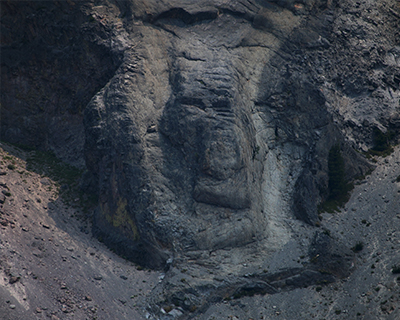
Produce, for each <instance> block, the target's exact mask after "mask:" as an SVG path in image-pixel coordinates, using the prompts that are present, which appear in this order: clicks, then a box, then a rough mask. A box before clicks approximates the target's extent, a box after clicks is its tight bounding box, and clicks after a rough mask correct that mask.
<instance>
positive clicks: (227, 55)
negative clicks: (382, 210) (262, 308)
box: [1, 0, 400, 313]
mask: <svg viewBox="0 0 400 320" xmlns="http://www.w3.org/2000/svg"><path fill="white" fill-rule="evenodd" d="M43 6H44V8H39V7H35V5H34V4H30V5H29V7H26V8H25V9H24V10H25V11H26V12H27V13H30V12H31V11H32V10H37V11H38V14H37V18H34V16H29V18H28V19H25V20H24V21H25V22H26V21H27V23H28V22H29V23H30V21H31V20H32V19H33V20H32V21H36V22H37V23H38V24H37V25H38V26H39V27H36V25H35V24H32V25H35V27H32V28H33V29H32V30H33V31H32V30H31V33H33V34H35V33H37V34H44V33H45V30H46V28H47V27H46V23H45V22H46V21H48V22H47V23H50V22H49V21H51V24H50V26H51V28H49V30H55V31H54V34H53V33H52V32H53V31H51V32H48V33H49V37H48V39H50V40H48V42H49V43H47V42H45V45H43V46H42V45H41V43H42V42H43V41H45V40H44V39H47V38H45V37H42V38H43V39H42V42H40V41H39V40H40V39H36V38H35V37H32V36H30V35H29V34H26V33H25V31H24V30H27V29H28V28H25V27H18V28H15V29H13V30H12V29H9V30H7V32H5V39H6V40H5V41H6V42H5V43H6V46H5V47H4V48H5V49H4V55H2V67H3V66H5V67H4V68H2V81H3V83H6V85H5V87H4V88H5V90H2V95H1V99H2V101H1V103H2V110H3V109H4V110H5V111H4V113H3V116H2V126H1V130H2V136H3V137H4V138H5V139H7V140H9V141H13V142H18V143H21V142H22V143H25V144H33V145H36V146H39V145H41V146H43V148H47V149H52V150H54V151H55V152H56V153H57V154H58V155H59V156H60V157H63V158H64V159H65V160H67V161H69V162H70V163H73V164H75V165H80V166H82V167H84V166H85V167H86V169H87V172H86V173H85V175H84V181H83V182H82V187H83V188H84V189H86V190H91V191H92V192H96V193H98V195H99V204H98V208H97V209H96V212H95V213H94V221H93V225H94V226H93V230H94V233H95V234H96V235H97V236H98V238H99V239H101V240H103V241H104V242H105V243H107V244H108V245H109V246H110V247H112V248H114V249H115V250H116V251H117V252H118V253H120V254H122V255H123V256H125V257H127V258H129V259H132V260H134V261H135V262H138V263H140V264H142V265H145V266H148V267H151V268H157V269H162V268H164V267H165V268H166V269H168V268H169V271H168V274H167V276H166V280H167V281H166V282H165V283H164V282H163V284H160V288H159V289H158V290H159V292H160V294H161V295H163V297H164V299H168V297H173V299H172V298H171V299H172V300H171V301H169V303H173V304H174V303H176V304H183V306H182V308H183V309H184V310H185V312H189V311H190V310H191V309H194V308H195V307H196V306H200V307H201V308H206V307H207V306H208V304H209V303H210V301H217V300H218V299H220V298H221V296H223V295H224V294H227V295H228V296H232V295H234V294H235V293H236V294H237V295H247V294H249V295H251V294H253V293H254V294H263V293H273V291H274V290H278V291H279V290H282V291H285V290H292V289H294V288H299V287H304V286H310V285H313V284H317V283H318V282H323V283H329V282H332V281H334V280H335V279H338V278H341V277H344V276H347V275H348V274H349V273H350V271H351V270H352V269H351V266H352V263H353V260H352V259H353V256H352V253H351V252H350V251H349V250H348V248H346V246H344V245H339V244H338V242H337V241H336V238H335V239H334V238H331V237H329V236H328V234H327V233H329V232H328V231H327V233H321V232H319V233H317V234H316V235H315V236H312V234H314V232H315V231H314V228H315V224H316V222H317V221H319V217H318V214H317V206H318V204H319V203H320V202H321V201H323V200H325V199H326V198H327V196H328V154H329V150H330V148H331V147H332V146H334V145H340V147H341V152H342V156H343V158H344V164H345V178H346V180H347V181H350V180H351V179H353V178H354V177H356V176H362V175H364V174H365V173H366V172H367V171H368V170H369V169H371V168H372V165H371V163H369V162H368V161H367V160H366V159H365V158H364V157H363V156H362V155H361V154H360V153H358V152H356V150H357V151H366V150H368V149H369V148H371V147H372V146H373V145H374V141H373V132H374V130H376V128H378V129H379V130H381V131H382V132H386V131H388V130H392V131H395V132H396V133H395V137H394V139H393V142H396V141H398V130H399V125H400V121H399V116H398V114H399V111H400V110H399V104H398V101H399V98H400V87H399V85H400V82H399V79H400V65H399V63H400V60H399V52H400V51H399V48H398V38H399V28H398V19H399V18H398V9H399V8H398V3H397V2H396V1H394V0H385V1H383V2H382V4H381V3H375V2H372V1H364V2H363V3H359V2H357V3H353V2H351V1H347V0H340V1H330V0H327V1H317V0H310V1H268V2H266V1H256V2H255V1H246V0H244V1H222V0H221V1H196V2H187V1H180V0H174V1H152V0H148V1H122V2H116V3H115V4H114V3H112V2H110V1H107V0H104V1H100V2H98V3H97V4H96V5H94V4H92V3H76V4H75V6H74V5H73V4H71V3H69V2H68V3H63V4H51V5H50V4H48V5H46V3H45V2H44V3H43ZM19 9H20V7H19V6H18V4H10V3H7V5H6V10H7V14H6V18H7V19H11V20H12V18H13V19H17V18H20V15H22V13H20V12H23V13H25V11H20V10H19ZM56 9H57V10H58V9H60V11H57V10H56ZM68 9H71V10H72V11H71V12H72V13H74V17H73V18H71V19H66V20H65V19H64V14H65V15H67V16H68V14H71V13H67V11H68ZM389 9H390V10H389ZM55 11H56V12H57V14H56V15H54V14H53V13H52V12H55ZM59 12H63V13H62V14H61V13H59ZM382 12H384V14H383V13H382ZM10 17H11V18H10ZM50 17H51V19H50ZM39 18H40V19H39ZM29 19H31V20H29ZM11 20H8V21H11ZM39 20H40V21H45V22H41V23H39V22H38V21H39ZM35 28H37V29H35ZM57 28H58V29H57ZM64 29H65V30H67V32H66V36H65V39H64V38H63V37H62V38H61V39H59V40H58V41H56V39H55V35H56V34H58V31H57V30H64ZM46 32H47V31H46ZM3 34H4V33H3ZM25 37H27V39H28V40H27V42H26V43H27V44H24V39H25ZM53 38H54V39H53ZM69 38H73V41H72V42H70V40H69ZM12 39H17V40H15V42H13V41H14V40H12ZM19 45H22V46H23V49H24V50H23V51H29V52H31V53H30V54H31V56H28V57H27V58H26V57H21V56H20V55H19V54H16V55H15V56H14V55H13V52H15V51H18V50H17V49H16V48H18V46H19ZM77 46H78V48H76V47H77ZM41 48H44V49H43V50H44V51H43V52H44V53H43V54H42V56H43V59H40V58H37V56H38V55H39V53H41V52H42V51H40V50H41ZM28 49H29V50H28ZM54 50H55V51H54ZM60 50H61V51H60ZM60 55H61V56H62V57H65V58H64V60H65V61H68V62H70V63H65V64H59V63H58V62H57V61H58V59H60V58H59V56H60ZM29 61H31V63H29ZM44 61H51V62H52V63H51V66H48V65H47V64H46V63H45V62H44ZM69 65H74V66H76V68H77V69H79V70H80V72H78V71H77V73H75V72H70V71H69V69H68V67H67V66H69ZM27 66H30V67H29V68H27V69H26V68H25V67H27ZM35 68H36V69H39V70H45V71H43V73H40V72H38V71H37V70H36V69H35ZM46 68H47V69H46ZM21 70H22V71H21ZM24 70H27V71H24ZM46 70H47V71H46ZM16 74H17V76H16ZM72 74H73V76H72ZM76 74H79V76H75V75H76ZM87 79H91V81H88V80H87ZM20 80H21V81H20ZM18 81H20V82H18ZM49 82H50V83H53V84H54V85H53V86H47V84H48V83H49ZM20 83H22V84H23V85H22V86H21V85H20ZM36 83H38V84H39V85H40V88H44V89H40V90H42V91H40V90H37V88H36V89H35V86H34V84H36ZM18 88H21V89H18ZM18 90H20V91H21V92H20V93H18V92H17V91H18ZM32 92H34V93H32ZM39 98H40V99H39ZM57 99H58V100H57ZM89 100H90V101H89ZM30 101H34V102H35V103H34V104H30ZM43 101H44V102H43ZM77 101H79V103H82V104H83V106H78V102H77ZM40 105H43V106H44V107H43V108H44V112H43V110H41V109H40ZM3 106H6V107H3ZM56 106H57V108H59V110H58V109H57V108H56ZM31 108H33V109H35V108H36V109H35V110H33V109H32V110H31ZM38 108H39V109H38ZM83 109H84V110H83ZM20 115H24V118H21V116H20ZM20 123H21V125H19V124H20ZM17 124H18V125H17ZM83 160H84V162H85V165H83ZM303 222H305V223H306V224H304V223H303ZM303 229H304V230H303ZM310 239H311V240H310ZM346 245H347V244H346ZM351 245H353V244H351ZM349 246H350V244H349ZM305 254H306V255H308V256H309V261H301V259H300V258H298V256H303V255H305ZM317 256H318V257H317ZM274 257H275V258H279V259H278V261H279V263H278V262H276V261H275V260H276V259H274ZM315 257H317V259H316V260H315V263H314V264H313V259H314V258H315ZM267 261H268V265H267ZM298 261H300V262H298ZM283 267H284V269H285V270H283V271H282V269H283ZM209 268H210V269H212V270H213V271H216V270H218V271H216V272H217V273H218V279H214V277H212V276H210V274H209V273H208V271H209V270H208V269H209ZM264 268H265V270H267V271H268V270H269V273H270V275H269V276H268V277H267V276H265V274H264V273H263V272H261V271H260V270H263V269H264ZM186 269H187V270H188V271H187V274H185V275H187V277H186V276H185V277H184V276H183V274H184V273H185V272H181V271H182V270H186ZM248 269H251V270H250V271H249V270H248ZM255 269H257V270H255ZM258 269H260V270H258ZM270 269H271V270H272V271H271V270H270ZM250 275H252V277H250ZM250 278H251V279H252V280H249V279H250ZM182 279H185V281H183V282H182V281H181V280H182ZM221 283H222V284H221ZM270 291H271V292H270ZM204 292H206V293H207V294H206V295H204ZM157 299H158V298H155V297H154V301H153V304H152V307H154V308H157V306H160V305H161V304H162V301H164V300H162V299H161V298H160V299H159V300H157ZM213 299H214V300H213ZM201 308H199V310H200V309H201ZM154 310H155V309H154ZM154 310H153V311H154ZM201 310H204V309H201ZM157 312H158V311H157V310H156V311H154V313H157ZM199 312H200V311H199Z"/></svg>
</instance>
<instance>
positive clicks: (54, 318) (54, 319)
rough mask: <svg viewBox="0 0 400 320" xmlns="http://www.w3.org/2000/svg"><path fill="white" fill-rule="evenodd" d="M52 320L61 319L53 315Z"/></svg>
mask: <svg viewBox="0 0 400 320" xmlns="http://www.w3.org/2000/svg"><path fill="white" fill-rule="evenodd" d="M51 320H60V318H59V317H57V316H56V315H54V314H53V315H51Z"/></svg>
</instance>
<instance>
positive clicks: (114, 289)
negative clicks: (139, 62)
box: [0, 144, 159, 320]
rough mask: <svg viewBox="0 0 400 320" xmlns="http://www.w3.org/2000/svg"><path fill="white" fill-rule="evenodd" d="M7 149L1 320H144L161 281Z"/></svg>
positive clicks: (3, 155) (1, 153) (1, 195)
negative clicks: (98, 233)
mask: <svg viewBox="0 0 400 320" xmlns="http://www.w3.org/2000/svg"><path fill="white" fill-rule="evenodd" d="M0 147H1V148H0V161H1V165H0V172H1V175H0V200H1V202H3V203H1V204H0V273H1V277H0V319H13V320H14V319H49V318H50V319H142V315H143V307H142V304H143V297H144V296H145V295H147V294H148V293H149V292H150V290H151V289H152V288H153V287H154V285H155V284H156V283H157V282H158V277H159V273H156V272H150V271H145V270H137V268H136V267H135V265H134V264H132V263H130V262H128V261H126V260H124V259H122V258H120V257H118V256H117V255H115V254H113V253H112V252H110V251H109V250H108V249H107V248H106V247H105V246H104V245H103V244H102V243H100V242H99V241H97V240H96V239H94V238H93V237H92V236H91V234H90V225H89V224H88V223H87V222H84V221H83V220H84V219H83V213H82V212H81V210H80V209H79V208H74V207H72V206H67V205H66V204H65V203H63V201H62V200H61V199H60V198H59V197H58V195H57V192H56V191H57V186H56V183H55V182H54V181H52V180H51V179H49V178H47V177H43V176H40V175H39V174H37V173H35V172H29V171H27V170H26V169H25V167H26V162H25V161H24V160H23V159H24V158H25V157H26V153H24V152H21V151H18V150H17V149H15V148H12V147H10V146H6V145H4V144H2V145H1V146H0ZM6 150H7V151H6Z"/></svg>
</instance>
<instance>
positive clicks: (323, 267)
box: [309, 231, 354, 278]
mask: <svg viewBox="0 0 400 320" xmlns="http://www.w3.org/2000/svg"><path fill="white" fill-rule="evenodd" d="M309 257H310V263H311V265H312V266H313V269H314V270H316V271H318V272H320V273H322V274H328V275H334V276H336V277H339V278H344V277H347V276H348V275H349V274H350V273H351V268H352V265H353V264H354V253H353V252H352V251H351V249H350V248H348V247H346V246H344V245H343V244H341V243H338V242H337V241H335V240H334V239H333V238H332V237H331V236H330V235H329V234H328V233H327V232H319V231H317V232H316V233H315V235H314V237H313V239H312V242H311V245H310V248H309Z"/></svg>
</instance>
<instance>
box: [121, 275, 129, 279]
mask: <svg viewBox="0 0 400 320" xmlns="http://www.w3.org/2000/svg"><path fill="white" fill-rule="evenodd" d="M119 277H120V278H121V279H123V280H128V277H127V276H124V275H122V276H119Z"/></svg>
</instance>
